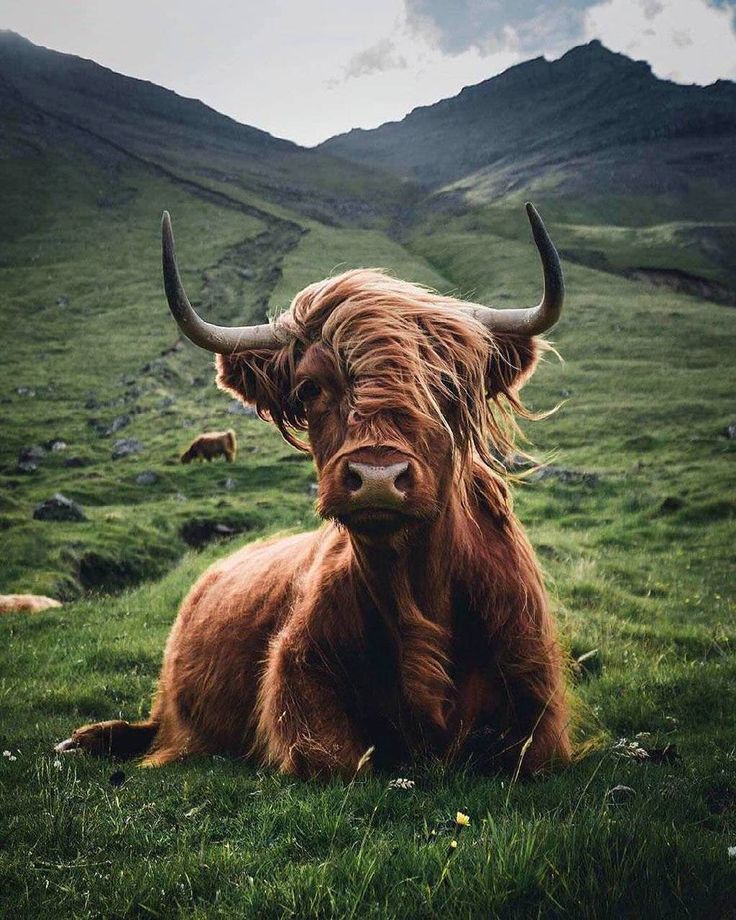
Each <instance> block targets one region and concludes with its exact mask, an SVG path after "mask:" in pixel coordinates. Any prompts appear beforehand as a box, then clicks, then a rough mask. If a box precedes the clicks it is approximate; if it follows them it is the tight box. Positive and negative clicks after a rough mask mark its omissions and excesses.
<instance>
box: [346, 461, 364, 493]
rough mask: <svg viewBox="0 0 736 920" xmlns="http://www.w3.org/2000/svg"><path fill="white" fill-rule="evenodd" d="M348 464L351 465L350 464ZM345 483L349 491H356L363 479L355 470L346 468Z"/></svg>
mask: <svg viewBox="0 0 736 920" xmlns="http://www.w3.org/2000/svg"><path fill="white" fill-rule="evenodd" d="M350 465H351V466H352V464H350ZM345 485H346V486H347V488H348V489H349V491H350V492H357V491H358V490H359V489H360V488H361V487H362V485H363V480H362V479H361V477H360V476H359V475H358V474H357V473H356V472H355V470H352V469H350V468H348V469H347V470H346V472H345Z"/></svg>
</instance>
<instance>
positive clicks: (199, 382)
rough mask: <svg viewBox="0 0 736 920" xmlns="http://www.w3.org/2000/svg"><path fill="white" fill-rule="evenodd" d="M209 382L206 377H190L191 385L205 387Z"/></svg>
mask: <svg viewBox="0 0 736 920" xmlns="http://www.w3.org/2000/svg"><path fill="white" fill-rule="evenodd" d="M209 382H210V381H209V378H208V377H192V386H193V387H206V386H207V384H208V383H209Z"/></svg>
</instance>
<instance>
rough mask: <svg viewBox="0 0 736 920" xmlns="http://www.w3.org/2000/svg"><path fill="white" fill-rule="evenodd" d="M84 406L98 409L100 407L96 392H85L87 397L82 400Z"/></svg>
mask: <svg viewBox="0 0 736 920" xmlns="http://www.w3.org/2000/svg"><path fill="white" fill-rule="evenodd" d="M84 408H85V409H99V408H100V401H99V399H98V398H97V394H96V393H88V394H87V398H86V399H85V401H84Z"/></svg>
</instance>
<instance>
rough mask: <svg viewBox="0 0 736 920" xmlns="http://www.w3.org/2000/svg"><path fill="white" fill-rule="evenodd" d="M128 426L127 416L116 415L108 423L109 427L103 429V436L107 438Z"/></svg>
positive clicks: (128, 417)
mask: <svg viewBox="0 0 736 920" xmlns="http://www.w3.org/2000/svg"><path fill="white" fill-rule="evenodd" d="M128 425H130V416H129V415H117V416H116V417H115V418H114V419H113V420H112V422H111V423H110V426H109V427H108V428H106V429H105V434H106V435H108V436H109V435H111V434H115V433H116V432H118V431H120V430H121V428H126V427H127V426H128Z"/></svg>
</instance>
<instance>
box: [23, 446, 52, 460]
mask: <svg viewBox="0 0 736 920" xmlns="http://www.w3.org/2000/svg"><path fill="white" fill-rule="evenodd" d="M45 456H46V449H45V448H44V447H42V446H41V445H40V444H31V445H30V447H21V449H20V452H19V453H18V463H28V462H30V463H38V462H39V461H40V460H43V458H44V457H45Z"/></svg>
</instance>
